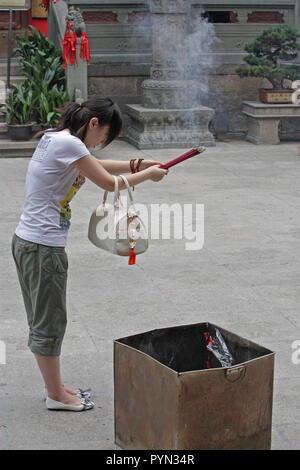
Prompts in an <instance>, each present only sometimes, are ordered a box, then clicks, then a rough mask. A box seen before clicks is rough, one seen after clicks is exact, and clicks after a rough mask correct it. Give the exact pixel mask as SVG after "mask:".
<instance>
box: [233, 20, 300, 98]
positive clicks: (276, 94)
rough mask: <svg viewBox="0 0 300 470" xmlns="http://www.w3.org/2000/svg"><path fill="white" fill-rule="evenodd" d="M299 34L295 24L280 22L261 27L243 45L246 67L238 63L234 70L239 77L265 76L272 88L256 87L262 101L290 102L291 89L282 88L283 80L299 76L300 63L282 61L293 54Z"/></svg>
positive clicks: (290, 59)
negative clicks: (251, 40) (245, 53)
mask: <svg viewBox="0 0 300 470" xmlns="http://www.w3.org/2000/svg"><path fill="white" fill-rule="evenodd" d="M299 37H300V34H299V33H298V31H297V30H296V28H294V27H293V26H290V25H287V24H284V25H278V26H273V27H270V28H268V29H266V30H264V31H263V32H262V33H261V34H259V35H258V36H257V37H256V38H255V40H254V41H253V43H251V44H247V45H246V46H245V51H246V52H248V55H247V56H245V57H244V59H243V60H244V61H245V62H246V63H247V64H248V67H247V68H246V67H243V66H242V67H239V68H238V69H237V70H236V72H237V73H238V75H240V77H262V78H266V79H268V81H269V82H270V83H271V85H272V87H273V88H272V89H264V88H260V89H259V97H260V100H261V101H262V102H263V103H292V94H293V93H294V92H295V90H294V89H291V88H286V87H285V84H284V81H285V80H291V81H294V80H296V79H299V78H300V67H299V66H298V65H295V64H287V63H286V62H288V61H292V60H294V59H296V58H297V55H298V50H299V49H300V47H299V45H298V43H297V40H298V38H299Z"/></svg>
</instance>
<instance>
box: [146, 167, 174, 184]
mask: <svg viewBox="0 0 300 470" xmlns="http://www.w3.org/2000/svg"><path fill="white" fill-rule="evenodd" d="M159 167H160V165H152V166H150V167H149V168H147V170H146V171H147V172H148V173H149V179H150V180H151V181H160V180H161V179H163V177H164V176H166V175H167V174H168V173H169V170H168V169H167V170H165V169H164V168H159Z"/></svg>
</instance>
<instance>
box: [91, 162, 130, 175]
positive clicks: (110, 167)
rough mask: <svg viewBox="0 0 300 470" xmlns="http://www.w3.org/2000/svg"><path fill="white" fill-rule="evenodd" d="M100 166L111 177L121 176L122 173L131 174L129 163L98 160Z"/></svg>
mask: <svg viewBox="0 0 300 470" xmlns="http://www.w3.org/2000/svg"><path fill="white" fill-rule="evenodd" d="M97 161H98V162H99V163H100V165H101V166H102V167H103V168H104V169H105V170H106V171H108V173H110V174H111V175H119V174H122V173H131V170H130V163H129V161H125V162H124V161H117V160H98V159H97Z"/></svg>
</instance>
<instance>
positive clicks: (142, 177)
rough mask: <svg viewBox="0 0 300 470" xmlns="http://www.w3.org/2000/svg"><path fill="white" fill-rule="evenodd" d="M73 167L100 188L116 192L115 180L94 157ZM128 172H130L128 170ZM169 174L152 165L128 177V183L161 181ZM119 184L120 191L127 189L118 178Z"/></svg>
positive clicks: (74, 164) (85, 158) (89, 156)
mask: <svg viewBox="0 0 300 470" xmlns="http://www.w3.org/2000/svg"><path fill="white" fill-rule="evenodd" d="M72 165H73V166H75V167H76V168H77V170H79V171H80V173H81V174H82V175H83V176H86V177H87V178H89V179H90V180H91V181H93V183H95V184H96V185H97V186H100V188H102V189H105V190H106V191H110V192H113V191H114V190H115V180H114V178H113V176H112V175H111V174H110V173H109V172H108V171H107V170H106V169H105V168H104V167H103V166H102V164H101V163H100V162H99V160H97V158H95V157H93V156H92V155H86V156H85V157H82V158H80V159H79V160H76V162H74V163H72ZM126 171H128V169H127V170H126ZM167 174H168V170H164V169H162V168H159V167H158V166H155V165H151V166H150V167H149V168H146V169H145V170H142V171H139V172H138V173H134V174H130V175H127V181H128V183H129V185H130V186H135V185H137V184H139V183H142V182H143V181H146V180H152V181H160V180H161V179H162V178H163V177H164V176H165V175H167ZM118 183H119V189H120V190H122V189H125V188H126V185H125V183H124V181H123V179H122V178H121V177H118Z"/></svg>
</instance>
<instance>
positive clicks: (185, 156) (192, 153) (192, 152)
mask: <svg viewBox="0 0 300 470" xmlns="http://www.w3.org/2000/svg"><path fill="white" fill-rule="evenodd" d="M204 150H206V147H197V148H195V149H192V150H189V151H188V152H186V153H184V154H182V155H180V156H179V157H176V158H174V159H173V160H170V161H169V162H167V163H164V164H163V165H161V166H160V168H163V169H165V170H166V169H167V168H170V167H171V166H174V165H177V163H180V162H183V161H184V160H187V159H188V158H191V157H194V156H195V155H198V154H199V153H202V152H204Z"/></svg>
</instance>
